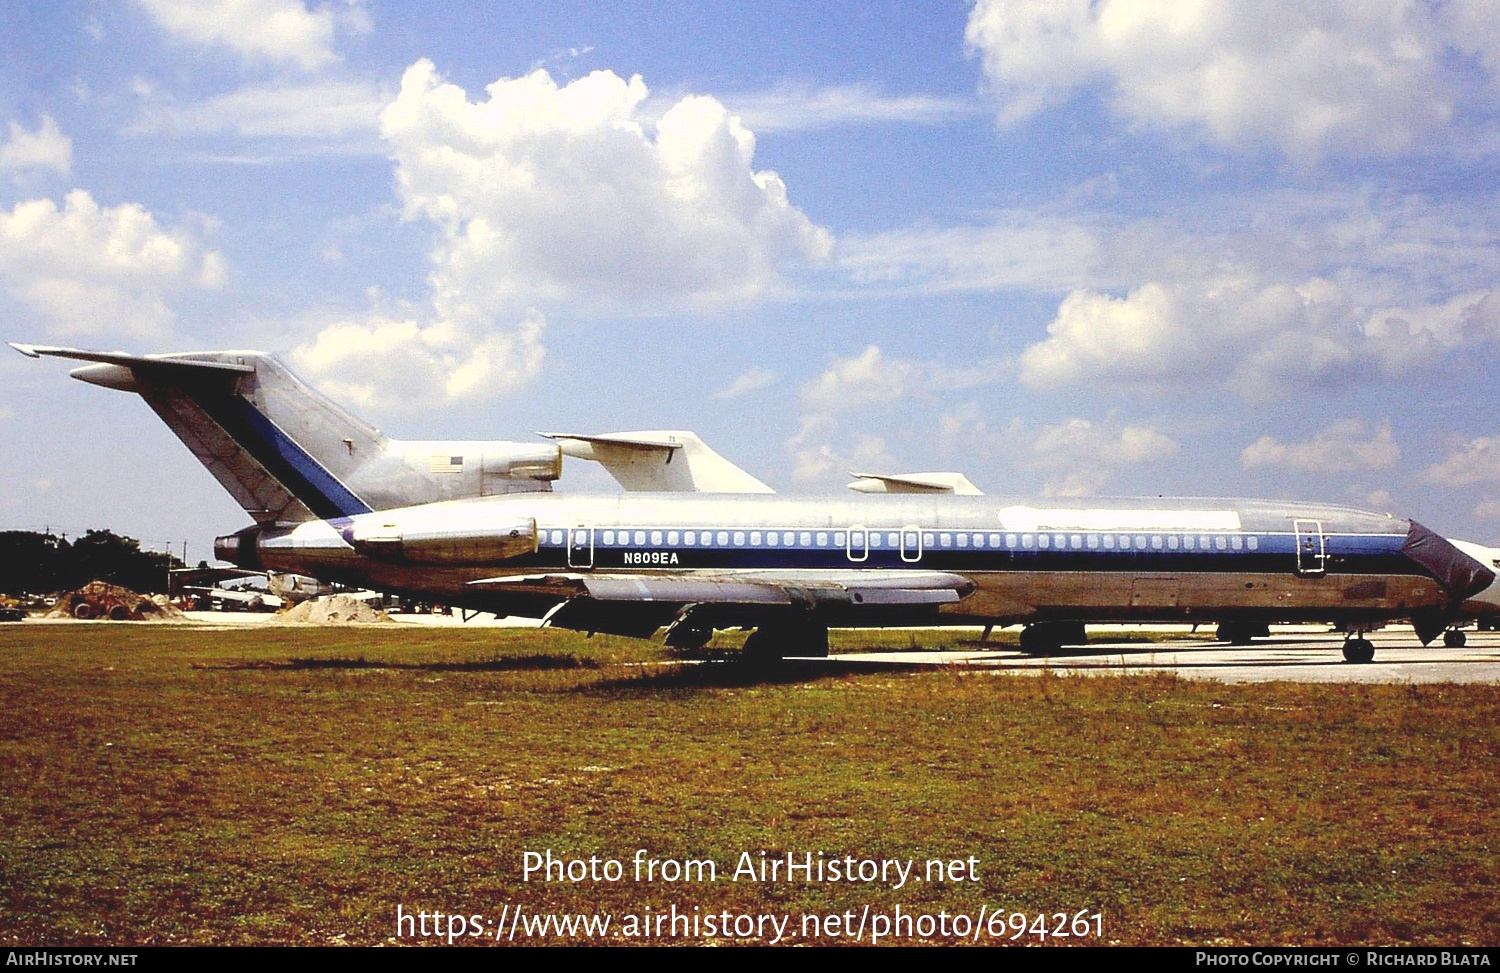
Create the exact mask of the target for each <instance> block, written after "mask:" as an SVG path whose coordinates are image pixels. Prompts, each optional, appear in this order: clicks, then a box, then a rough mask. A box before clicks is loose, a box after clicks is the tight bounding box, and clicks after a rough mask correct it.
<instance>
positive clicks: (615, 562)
mask: <svg viewBox="0 0 1500 973" xmlns="http://www.w3.org/2000/svg"><path fill="white" fill-rule="evenodd" d="M689 531H694V532H695V533H696V535H697V537H698V538H701V537H702V536H703V535H705V534H707V535H709V536H710V537H713V538H717V535H718V534H719V533H721V531H720V530H719V529H717V528H713V527H707V528H704V527H698V528H662V527H646V528H635V527H629V526H625V527H608V528H605V527H596V528H595V529H594V530H593V533H592V535H591V536H589V537H588V544H587V546H586V547H574V548H572V549H570V546H569V545H570V544H571V543H573V542H574V541H575V540H576V539H577V538H578V537H579V534H578V532H577V531H576V530H569V529H565V528H548V527H543V528H541V529H540V530H539V531H538V538H539V541H540V543H539V545H538V551H537V553H536V554H535V555H532V556H531V558H529V559H526V560H524V561H518V562H516V563H517V564H518V566H520V565H521V564H523V563H524V564H527V565H530V564H534V565H536V566H540V567H565V566H569V565H571V566H574V567H578V566H585V567H592V568H594V569H596V570H599V569H613V568H623V569H648V570H662V569H667V570H670V569H673V568H679V569H683V570H693V569H698V570H704V569H714V568H720V569H764V570H796V569H803V570H815V569H842V570H848V569H860V568H878V569H883V570H890V569H902V568H905V569H920V570H926V571H933V570H936V571H954V572H958V573H972V572H985V571H997V572H1009V571H1021V572H1025V571H1084V572H1087V571H1120V572H1143V573H1168V574H1170V573H1174V572H1181V573H1187V574H1192V573H1216V574H1230V573H1246V574H1262V573H1265V574H1277V573H1284V574H1290V573H1298V574H1304V575H1308V574H1322V573H1325V572H1326V573H1329V574H1336V575H1376V574H1379V575H1423V574H1425V572H1424V571H1422V569H1421V567H1420V566H1419V565H1418V564H1417V563H1416V562H1414V561H1412V560H1411V558H1409V557H1407V556H1406V555H1405V554H1404V553H1402V549H1401V548H1402V544H1403V542H1404V539H1405V538H1404V536H1403V535H1396V534H1325V535H1323V536H1322V540H1323V544H1322V547H1321V548H1320V549H1319V550H1315V551H1308V550H1306V549H1302V550H1300V551H1299V538H1298V537H1297V536H1296V535H1294V534H1281V533H1255V532H1234V533H1194V534H1192V535H1190V536H1191V537H1192V544H1193V546H1192V548H1185V547H1184V546H1183V545H1184V544H1185V543H1186V537H1187V536H1188V535H1181V534H1179V535H1176V536H1175V537H1172V538H1171V539H1170V541H1169V540H1168V538H1167V537H1165V536H1163V535H1160V534H1151V535H1136V534H1124V533H1115V534H1112V535H1111V536H1112V539H1113V540H1114V543H1115V545H1116V546H1115V547H1114V548H1113V549H1106V548H1104V547H1103V545H1102V540H1101V535H1098V534H1093V535H1090V534H1080V535H1079V537H1080V546H1078V547H1074V546H1073V536H1074V534H1073V533H1071V532H1064V534H1063V535H1062V536H1063V544H1062V546H1061V547H1058V546H1056V541H1055V538H1056V536H1057V535H1056V534H1049V535H1048V536H1049V546H1048V547H1046V548H1040V547H1038V546H1036V537H1035V536H1030V537H1026V535H1018V534H1014V533H1012V535H1011V536H1012V537H1013V538H1014V540H1015V546H1013V547H1012V546H1006V540H1005V538H1006V537H1007V535H1006V533H1005V532H999V533H996V532H994V531H988V530H986V531H951V530H950V531H940V532H939V531H918V532H916V533H919V534H921V535H922V539H923V540H925V539H926V538H927V537H928V536H929V535H930V536H931V537H933V538H936V539H937V540H938V543H937V544H935V545H932V546H926V545H925V544H924V545H920V546H919V545H908V546H905V547H903V545H902V544H900V543H899V541H898V543H897V544H894V545H892V544H890V543H888V538H889V536H890V535H892V534H895V535H898V537H899V535H901V534H903V533H904V534H906V535H907V537H908V539H910V537H911V535H912V534H913V533H914V532H913V531H911V530H907V531H904V532H903V531H901V530H896V529H889V528H880V529H878V530H877V529H874V528H870V529H868V530H867V531H866V532H865V534H866V537H867V538H868V540H867V543H866V544H865V545H864V546H862V547H860V546H856V550H855V551H854V552H853V554H852V555H851V553H850V550H849V544H848V531H835V530H832V529H826V528H825V529H821V530H816V531H813V532H811V538H812V542H811V543H805V544H804V543H790V544H785V543H775V544H770V543H758V544H756V543H751V542H750V535H751V533H752V532H751V531H747V530H745V529H744V528H743V527H735V528H726V529H725V530H724V531H722V532H723V533H726V534H728V535H729V537H730V538H734V537H735V535H736V534H737V533H738V534H741V535H743V538H742V540H741V542H739V543H735V542H734V541H733V540H731V542H729V543H719V542H718V541H717V540H716V539H714V540H710V541H709V542H707V543H703V542H701V541H700V542H698V543H694V544H686V543H683V538H684V536H685V535H686V534H687V533H688V532H689ZM753 533H755V534H756V535H758V536H760V537H762V538H764V536H765V534H766V533H772V534H779V535H785V534H787V533H792V534H793V535H794V536H797V537H799V538H800V536H801V534H802V533H803V531H801V530H793V529H790V528H788V529H784V530H783V529H777V530H774V531H769V532H768V531H765V530H761V531H755V532H753ZM959 533H963V534H965V535H968V536H970V537H972V536H973V535H974V534H983V535H984V537H985V539H986V543H985V545H984V546H981V547H975V546H972V544H971V545H970V546H967V547H963V548H961V547H958V546H956V543H954V541H955V538H956V536H957V535H958V534H959ZM638 534H640V535H643V537H644V539H643V540H641V541H637V540H636V539H635V538H636V536H637V535H638ZM877 534H878V535H879V538H878V540H877V538H876V535H877ZM653 536H655V537H659V538H660V540H658V541H656V542H654V543H653V542H652V538H653ZM673 536H675V538H676V543H672V542H670V541H669V540H668V538H669V537H673ZM820 536H821V537H822V538H823V539H824V541H825V543H823V544H821V545H819V544H817V543H816V538H818V537H820ZM944 536H946V537H947V539H948V541H949V543H948V545H947V546H944V545H943V544H942V543H941V539H942V538H943V537H944ZM992 536H993V537H998V538H1000V545H999V546H989V538H991V537H992ZM606 537H608V538H610V540H609V541H608V542H606V541H605V538H606ZM1023 537H1026V540H1025V543H1029V544H1030V545H1031V546H1030V547H1022V546H1021V545H1022V543H1023V540H1022V538H1023ZM1138 537H1139V538H1140V539H1141V540H1143V542H1144V544H1145V546H1144V547H1141V546H1139V545H1138ZM622 538H623V539H622ZM1121 539H1124V541H1126V542H1128V546H1124V547H1122V546H1121V543H1122V540H1121ZM1205 539H1206V540H1207V546H1203V544H1204V540H1205ZM1171 544H1175V545H1176V546H1175V547H1172V546H1170V545H1171ZM1221 544H1222V547H1220V545H1221ZM1090 545H1092V546H1090ZM1157 545H1159V546H1157ZM861 555H863V556H861Z"/></svg>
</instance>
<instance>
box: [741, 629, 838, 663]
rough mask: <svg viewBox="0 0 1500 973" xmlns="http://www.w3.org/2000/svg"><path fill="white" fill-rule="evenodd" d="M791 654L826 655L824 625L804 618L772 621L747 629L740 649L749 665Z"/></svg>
mask: <svg viewBox="0 0 1500 973" xmlns="http://www.w3.org/2000/svg"><path fill="white" fill-rule="evenodd" d="M795 657H807V658H814V659H826V658H828V626H827V625H823V624H820V623H818V622H815V621H810V620H804V619H796V620H793V621H783V622H772V623H770V624H767V625H762V626H761V627H760V628H757V629H756V630H755V631H754V632H751V633H750V637H749V638H747V639H745V647H744V648H743V649H741V650H740V658H742V659H744V660H745V661H746V662H748V663H751V664H753V665H766V664H768V663H776V662H780V661H781V660H782V659H786V658H795Z"/></svg>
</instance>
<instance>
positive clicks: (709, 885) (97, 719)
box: [0, 624, 1500, 946]
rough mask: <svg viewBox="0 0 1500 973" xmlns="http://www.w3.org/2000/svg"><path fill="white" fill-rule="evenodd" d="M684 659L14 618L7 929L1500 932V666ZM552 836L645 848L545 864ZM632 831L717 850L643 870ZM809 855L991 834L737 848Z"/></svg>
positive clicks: (1283, 940) (170, 936)
mask: <svg viewBox="0 0 1500 973" xmlns="http://www.w3.org/2000/svg"><path fill="white" fill-rule="evenodd" d="M944 637H950V636H942V635H933V636H927V635H922V636H912V635H909V634H906V633H900V634H892V635H888V636H886V638H889V639H895V640H897V642H898V644H901V645H908V644H910V643H911V641H912V640H913V639H914V638H915V639H916V640H917V641H918V643H919V644H923V640H926V639H931V638H944ZM841 638H845V639H847V638H850V636H841ZM860 638H863V636H860ZM666 659H667V657H666V656H664V655H663V653H662V650H661V649H660V648H659V647H655V646H652V645H648V644H646V643H641V642H635V641H631V640H626V639H610V638H602V637H601V638H595V639H583V638H581V637H578V636H575V635H571V634H567V633H561V632H555V631H536V630H505V629H484V630H478V631H473V630H471V631H463V630H457V631H455V630H452V629H441V630H428V629H408V628H395V627H392V628H384V627H363V628H357V629H356V628H328V629H310V628H278V629H274V630H272V629H259V630H253V631H243V630H242V631H203V630H192V629H183V628H178V627H175V626H144V625H134V626H132V625H129V624H116V625H109V624H98V625H55V626H44V625H12V626H6V627H5V628H4V629H3V630H0V794H3V797H0V825H3V829H4V830H3V838H0V939H3V940H4V942H5V943H6V944H20V945H31V946H35V945H86V944H103V945H144V944H170V943H195V944H259V943H307V944H328V943H345V942H347V943H361V944H362V943H382V942H388V941H396V942H406V943H416V942H435V941H443V940H436V939H433V938H431V937H428V938H425V939H424V938H423V937H422V936H421V935H419V934H408V935H402V936H400V937H398V928H397V925H396V915H397V908H398V906H399V907H400V908H401V909H402V910H403V911H404V912H405V913H407V914H416V913H423V912H425V913H434V912H436V913H443V914H458V915H463V916H465V917H469V916H474V917H482V918H479V922H482V923H485V924H488V923H497V924H499V923H501V922H502V917H510V918H512V919H513V917H514V916H515V910H516V908H517V907H521V908H522V909H523V910H525V914H526V915H527V916H541V915H544V914H554V913H555V914H559V915H564V914H573V913H580V914H581V913H588V914H598V915H606V914H607V915H609V916H610V917H611V919H612V922H613V925H612V926H611V928H610V931H609V933H608V934H604V935H600V934H599V933H598V932H597V931H596V932H595V933H594V934H593V935H588V934H585V933H583V932H581V931H580V932H575V933H566V932H564V933H559V932H558V930H557V928H556V927H551V928H549V930H548V931H546V932H545V933H540V932H538V933H535V934H534V935H529V936H524V935H518V936H517V938H516V941H517V942H520V941H526V942H533V943H534V942H538V941H601V942H612V943H623V942H632V941H636V938H635V937H631V936H629V934H628V933H626V934H624V935H622V934H621V931H622V930H624V929H625V928H627V926H626V923H627V920H628V918H629V917H631V916H634V917H637V919H639V917H641V916H660V915H661V914H662V913H668V914H670V913H671V910H673V909H674V908H675V910H676V912H677V914H678V915H684V916H692V917H694V918H697V919H698V920H699V924H698V928H697V931H696V933H694V932H693V931H692V930H691V929H689V930H688V932H687V933H686V934H683V935H672V934H671V930H670V929H668V930H667V931H666V932H664V933H662V934H661V936H660V937H659V938H658V937H655V936H653V937H651V938H650V939H649V940H648V941H654V942H660V941H668V942H702V941H708V940H713V941H723V942H734V941H747V942H760V941H764V940H765V939H769V938H770V936H768V935H766V936H762V935H761V934H760V933H761V932H764V928H762V930H760V931H758V932H757V933H756V934H752V935H749V936H746V937H743V938H739V937H736V936H734V935H723V934H722V933H721V932H720V931H718V930H713V932H714V933H715V934H714V935H710V934H708V933H707V932H705V926H704V924H703V922H702V918H703V917H704V916H707V915H709V914H714V915H715V916H718V915H721V914H723V913H728V914H730V915H731V916H738V915H740V914H743V915H747V916H755V915H761V914H767V915H773V914H774V915H780V916H786V917H790V918H789V919H788V920H787V921H788V926H787V929H789V930H790V931H791V933H792V936H789V937H785V938H784V940H783V941H791V942H805V941H807V938H814V937H812V934H811V933H810V932H809V933H808V934H807V936H806V937H804V935H802V933H803V931H804V929H815V930H816V931H818V932H820V933H821V934H822V936H823V939H824V940H825V941H849V939H848V937H846V936H840V935H832V934H830V932H829V928H828V927H827V926H825V925H823V924H822V922H821V921H820V922H818V923H817V924H816V925H815V926H811V927H804V926H803V925H802V923H803V922H804V921H805V920H804V918H803V917H805V916H818V917H826V916H828V915H832V914H839V915H840V916H842V915H843V914H844V913H850V914H851V915H850V917H849V918H850V919H851V920H852V921H854V922H859V921H866V922H867V925H866V927H865V928H866V931H867V932H868V931H870V930H871V929H872V928H873V926H871V925H869V924H868V923H869V922H871V921H873V920H869V917H870V916H875V917H879V916H886V917H890V916H892V915H894V914H895V913H896V910H897V909H898V908H899V909H900V910H901V911H902V913H903V914H905V915H907V916H908V918H910V917H912V916H930V917H937V916H939V914H940V913H941V914H942V915H943V916H945V917H946V919H945V920H943V921H944V923H945V925H944V926H943V929H946V930H947V935H944V934H943V932H942V930H940V929H938V928H936V927H935V926H929V927H920V926H918V925H915V924H914V925H912V926H911V928H910V934H909V935H898V933H900V932H901V930H900V929H896V930H895V931H893V932H892V935H891V937H890V939H889V940H888V941H891V942H897V941H901V942H911V941H913V940H917V939H929V940H939V941H941V940H946V939H950V938H957V937H956V936H955V935H954V934H955V932H957V931H959V923H958V920H957V918H956V917H958V916H960V915H962V916H966V917H969V919H970V921H971V926H972V924H973V920H975V919H976V918H977V917H978V916H979V915H980V912H981V909H983V910H985V911H986V914H987V915H988V914H992V913H994V912H995V911H996V910H999V911H1000V914H1001V915H1002V916H1005V917H1007V919H1006V921H1002V922H1001V923H1000V925H999V931H1000V933H1002V934H1003V935H1005V936H1009V935H1013V934H1015V932H1016V930H1015V929H1014V928H1011V927H1008V926H1007V921H1008V919H1009V917H1010V916H1011V915H1012V914H1021V915H1024V916H1034V915H1036V914H1041V913H1045V914H1047V915H1049V916H1051V915H1053V914H1055V913H1066V914H1067V915H1068V916H1069V917H1070V918H1071V917H1072V916H1074V915H1075V914H1077V913H1080V912H1082V913H1084V914H1085V915H1086V916H1092V915H1093V914H1095V913H1097V914H1098V915H1099V916H1100V918H1099V920H1098V927H1099V929H1100V930H1101V931H1102V940H1103V941H1105V942H1111V943H1128V944H1153V943H1157V944H1239V943H1254V944H1277V943H1279V944H1329V943H1337V944H1386V943H1417V944H1452V945H1457V944H1478V945H1494V944H1496V943H1500V908H1497V906H1496V903H1495V894H1496V890H1497V886H1500V854H1497V851H1500V836H1497V831H1500V828H1497V824H1500V821H1497V814H1496V807H1497V797H1500V773H1497V772H1496V765H1497V764H1496V759H1497V756H1500V733H1497V729H1496V726H1497V718H1500V688H1497V687H1494V686H1478V685H1466V686H1367V685H1349V686H1341V687H1336V688H1330V687H1325V686H1310V685H1297V684H1262V685H1249V686H1222V685H1217V684H1213V683H1202V682H1188V681H1182V680H1178V679H1175V678H1172V677H1162V676H1149V677H1148V676H1125V677H1117V676H1110V677H1065V676H1057V675H1042V676H1040V677H1036V678H1022V677H1015V676H1007V675H1004V674H998V675H997V674H994V673H985V674H978V673H965V672H961V671H951V672H950V671H931V672H920V673H880V674H851V673H842V672H838V671H823V672H813V671H809V670H790V671H786V672H781V673H769V674H768V673H756V672H753V671H748V670H746V669H743V668H741V667H739V666H736V665H723V664H719V665H705V666H686V667H679V666H677V665H671V664H665V665H663V664H659V663H662V662H663V661H664V660H666ZM547 849H550V850H551V852H552V854H553V855H554V856H556V857H558V858H561V859H579V860H587V859H589V858H590V857H595V858H597V859H599V861H600V862H601V863H602V862H607V861H609V860H617V861H619V862H620V863H621V864H622V867H623V877H622V878H621V880H619V881H606V880H602V879H601V880H593V879H590V878H585V879H584V880H581V881H576V882H575V881H568V880H566V879H563V880H554V881H542V880H540V876H536V877H533V879H532V880H531V881H525V880H523V872H522V868H523V862H524V861H525V857H524V856H525V854H526V853H527V852H537V853H541V852H543V851H545V850H547ZM641 849H644V850H645V851H646V853H647V855H648V857H650V858H655V859H658V860H661V861H662V862H665V863H671V862H676V863H682V862H686V861H688V860H698V861H703V860H708V861H713V862H714V863H715V865H716V875H715V879H714V880H713V881H707V880H701V881H675V882H673V881H662V880H660V876H659V875H658V877H657V880H656V881H651V882H646V881H637V880H635V878H634V875H633V863H634V860H635V858H636V856H637V852H638V850H641ZM789 853H790V854H793V855H795V856H796V860H798V861H804V860H805V859H804V858H803V856H804V855H807V854H809V853H810V854H812V855H813V856H814V858H815V859H816V858H818V857H819V856H820V855H821V856H822V857H823V858H824V859H825V860H831V859H835V858H837V859H840V860H842V859H843V858H845V857H846V856H848V857H852V858H854V859H859V860H871V861H880V860H895V861H903V862H904V861H907V860H913V861H915V862H916V865H915V868H916V874H918V875H922V874H923V870H924V868H925V863H926V862H927V861H928V860H930V859H942V860H943V861H944V862H951V861H954V860H964V861H965V863H966V865H965V867H964V869H963V870H961V871H960V872H958V874H956V875H953V874H950V875H949V876H948V877H947V879H946V880H943V881H917V880H915V879H913V880H910V881H908V882H907V883H906V884H905V885H904V887H902V888H899V889H898V888H894V887H892V886H893V885H894V884H895V883H894V881H887V882H884V883H882V882H880V881H872V882H827V881H825V882H818V881H808V880H803V879H802V878H801V877H800V876H798V877H794V878H793V879H792V880H791V881H786V880H785V879H784V877H783V880H780V881H775V882H759V881H748V880H745V879H744V878H743V877H742V878H741V880H738V881H735V880H733V879H732V877H731V875H732V873H733V871H734V869H735V866H736V864H737V863H738V861H739V859H740V856H741V855H742V854H748V855H749V856H750V859H751V860H752V861H753V862H757V863H758V862H760V861H761V860H762V855H763V854H764V856H766V858H768V859H772V860H780V861H783V862H784V861H785V859H786V856H787V855H788V854H789ZM970 858H973V859H977V862H976V867H975V868H974V872H975V873H976V874H975V875H974V876H972V877H971V876H970V874H969V873H968V866H967V861H968V859H970ZM663 867H670V866H663ZM697 877H699V878H705V876H704V874H703V873H702V872H699V873H698V876H697ZM924 877H925V876H924ZM867 908H868V909H869V910H870V911H869V912H868V913H867V912H866V911H865V910H866V909H867ZM695 909H696V910H697V911H696V912H695V911H694V910H695ZM937 921H938V920H937V919H936V918H933V919H932V920H931V922H932V923H935V922H937ZM466 922H467V920H466ZM684 922H685V921H684ZM1048 924H1049V926H1050V925H1052V924H1053V920H1048ZM476 925H478V923H476ZM1029 925H1030V923H1029V921H1028V926H1029ZM433 926H435V924H430V927H429V928H432V927H433ZM502 928H504V927H503V926H502ZM522 928H523V929H524V928H525V927H524V926H523V927H522ZM637 928H638V930H640V931H648V932H649V931H650V928H651V927H650V924H649V923H647V924H644V925H641V924H638V926H637ZM740 928H741V929H744V928H745V927H744V926H743V925H741V926H740ZM924 928H925V931H926V935H924V934H923V932H924ZM401 931H402V932H406V930H401ZM488 931H489V929H488V927H486V932H488ZM411 932H413V933H415V932H416V924H415V923H414V924H413V925H412V929H411ZM991 932H994V928H993V927H987V928H986V929H985V930H984V931H983V932H982V933H981V935H980V936H979V941H980V942H994V941H996V939H995V938H993V937H992V936H991V935H990V933H991ZM502 938H504V937H502ZM970 939H971V940H972V939H973V936H972V934H971V936H970ZM456 941H457V942H464V943H468V942H483V941H487V940H483V939H472V938H470V937H468V936H464V937H461V938H459V939H458V940H456ZM865 941H868V936H866V938H865ZM1000 941H1005V940H1004V939H1001V940H1000ZM1018 941H1021V942H1027V943H1037V942H1046V943H1048V944H1051V943H1054V942H1079V941H1083V942H1097V941H1099V939H1096V938H1086V939H1083V940H1077V939H1068V940H1055V939H1052V938H1051V937H1050V936H1049V937H1047V938H1045V939H1043V938H1041V937H1038V936H1034V935H1031V934H1029V933H1027V934H1022V935H1021V936H1020V937H1019V939H1018Z"/></svg>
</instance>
